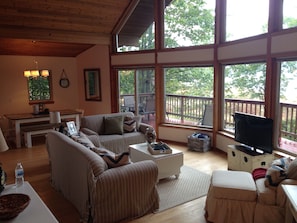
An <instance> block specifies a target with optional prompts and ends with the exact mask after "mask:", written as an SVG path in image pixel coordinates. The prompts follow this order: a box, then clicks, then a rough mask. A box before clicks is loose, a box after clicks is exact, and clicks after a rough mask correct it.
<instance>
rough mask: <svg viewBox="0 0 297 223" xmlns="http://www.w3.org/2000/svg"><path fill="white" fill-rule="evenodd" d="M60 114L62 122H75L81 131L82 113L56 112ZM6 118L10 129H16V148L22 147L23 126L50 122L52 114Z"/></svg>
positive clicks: (10, 115)
mask: <svg viewBox="0 0 297 223" xmlns="http://www.w3.org/2000/svg"><path fill="white" fill-rule="evenodd" d="M55 111H59V112H60V117H61V120H67V119H68V120H74V121H75V125H76V128H77V129H80V115H81V114H82V112H81V111H78V110H75V109H63V110H55ZM4 117H5V118H7V119H8V121H9V126H10V128H14V131H15V143H16V147H17V148H20V147H21V142H22V135H21V134H22V133H21V126H22V125H23V124H28V125H29V124H32V125H34V124H38V123H41V122H46V123H49V122H50V114H49V112H48V113H39V114H34V113H16V114H5V115H4Z"/></svg>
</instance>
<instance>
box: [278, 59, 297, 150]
mask: <svg viewBox="0 0 297 223" xmlns="http://www.w3.org/2000/svg"><path fill="white" fill-rule="evenodd" d="M280 66H281V69H280V93H279V94H280V95H279V98H280V99H279V100H280V106H279V107H280V118H279V119H280V122H281V123H280V135H279V139H280V140H279V144H280V145H279V146H280V148H282V149H284V150H287V151H289V152H295V153H296V148H297V99H296V95H297V87H296V83H297V60H292V61H282V62H280Z"/></svg>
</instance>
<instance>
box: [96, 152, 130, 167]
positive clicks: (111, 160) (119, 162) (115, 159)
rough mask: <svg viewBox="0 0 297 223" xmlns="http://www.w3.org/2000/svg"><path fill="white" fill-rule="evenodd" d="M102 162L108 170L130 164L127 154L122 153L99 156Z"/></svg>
mask: <svg viewBox="0 0 297 223" xmlns="http://www.w3.org/2000/svg"><path fill="white" fill-rule="evenodd" d="M101 157H102V158H103V160H104V161H105V162H106V163H107V165H108V167H109V168H115V167H119V166H123V165H127V164H130V158H129V152H123V153H121V154H116V155H114V156H112V155H111V154H108V153H106V154H103V155H101Z"/></svg>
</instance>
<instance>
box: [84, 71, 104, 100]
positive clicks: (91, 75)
mask: <svg viewBox="0 0 297 223" xmlns="http://www.w3.org/2000/svg"><path fill="white" fill-rule="evenodd" d="M84 79H85V94H86V101H101V83H100V82H101V81H100V69H99V68H96V69H84Z"/></svg>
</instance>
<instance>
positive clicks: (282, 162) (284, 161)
mask: <svg viewBox="0 0 297 223" xmlns="http://www.w3.org/2000/svg"><path fill="white" fill-rule="evenodd" d="M290 162H291V160H290V158H289V157H282V158H280V159H276V160H273V162H272V164H271V166H279V167H281V168H283V169H285V170H287V169H288V167H289V164H290Z"/></svg>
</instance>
